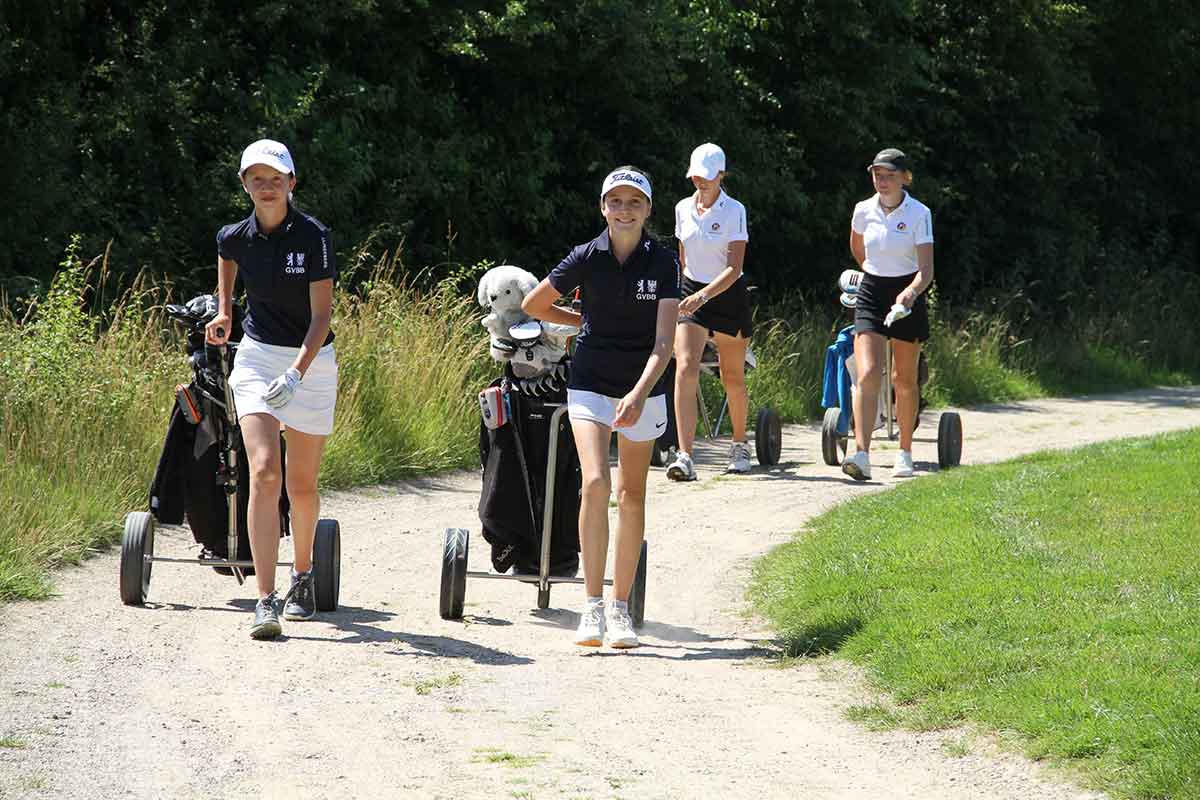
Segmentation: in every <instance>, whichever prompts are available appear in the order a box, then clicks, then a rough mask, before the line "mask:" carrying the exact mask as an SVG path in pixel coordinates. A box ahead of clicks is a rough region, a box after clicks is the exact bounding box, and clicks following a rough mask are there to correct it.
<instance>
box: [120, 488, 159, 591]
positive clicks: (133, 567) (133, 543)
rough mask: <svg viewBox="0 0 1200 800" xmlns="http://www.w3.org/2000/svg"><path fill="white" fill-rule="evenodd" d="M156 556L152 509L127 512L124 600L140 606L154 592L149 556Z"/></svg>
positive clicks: (123, 537)
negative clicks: (151, 588) (151, 590)
mask: <svg viewBox="0 0 1200 800" xmlns="http://www.w3.org/2000/svg"><path fill="white" fill-rule="evenodd" d="M153 555H154V517H152V516H150V512H148V511H131V512H129V513H128V514H126V515H125V531H124V532H123V533H122V534H121V602H122V603H124V604H125V605H127V606H140V605H142V604H143V603H145V602H146V595H147V594H148V593H149V591H150V568H151V567H152V566H153V564H152V563H151V562H149V561H147V560H146V556H153Z"/></svg>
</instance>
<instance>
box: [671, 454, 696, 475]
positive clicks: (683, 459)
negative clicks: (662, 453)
mask: <svg viewBox="0 0 1200 800" xmlns="http://www.w3.org/2000/svg"><path fill="white" fill-rule="evenodd" d="M667 477H668V478H670V479H671V480H673V481H694V480H696V465H695V464H693V463H692V457H691V456H690V455H688V454H687V453H685V452H683V451H682V450H680V451H679V452H678V453H676V454H675V460H674V461H672V462H671V463H670V465H669V466H668V467H667Z"/></svg>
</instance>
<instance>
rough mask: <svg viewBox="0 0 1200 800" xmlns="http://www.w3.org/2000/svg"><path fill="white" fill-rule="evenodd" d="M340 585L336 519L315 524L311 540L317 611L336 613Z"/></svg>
mask: <svg viewBox="0 0 1200 800" xmlns="http://www.w3.org/2000/svg"><path fill="white" fill-rule="evenodd" d="M341 583H342V530H341V526H340V525H338V521H337V520H336V519H322V520H318V522H317V535H316V538H315V539H313V588H314V589H315V590H316V595H317V611H337V607H338V594H340V592H341Z"/></svg>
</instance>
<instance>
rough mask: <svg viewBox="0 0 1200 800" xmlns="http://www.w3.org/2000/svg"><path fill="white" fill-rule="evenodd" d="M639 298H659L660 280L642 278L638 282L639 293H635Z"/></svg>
mask: <svg viewBox="0 0 1200 800" xmlns="http://www.w3.org/2000/svg"><path fill="white" fill-rule="evenodd" d="M634 296H635V297H637V299H638V300H657V299H658V281H656V280H647V279H642V280H639V281H638V282H637V294H636V295H634Z"/></svg>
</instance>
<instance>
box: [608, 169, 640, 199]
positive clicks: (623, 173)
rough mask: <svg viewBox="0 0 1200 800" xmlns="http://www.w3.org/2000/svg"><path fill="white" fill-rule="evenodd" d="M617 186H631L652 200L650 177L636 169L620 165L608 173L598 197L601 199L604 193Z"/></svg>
mask: <svg viewBox="0 0 1200 800" xmlns="http://www.w3.org/2000/svg"><path fill="white" fill-rule="evenodd" d="M618 186H632V187H633V188H635V189H637V190H638V191H640V192H641V193H642V194H644V195H646V199H647V200H650V201H651V202H653V196H652V195H651V191H650V179H649V178H647V177H646V176H645V175H643V174H642V173H640V172H638V171H637V170H636V169H629V168H628V167H622V168H617V169H614V170H613V171H612V172H610V173H608V177H607V178H605V179H604V186H602V187H601V188H600V199H601V200H603V199H604V195H606V194H608V193H609V192H611V191H612V190H613V189H615V188H617V187H618Z"/></svg>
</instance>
